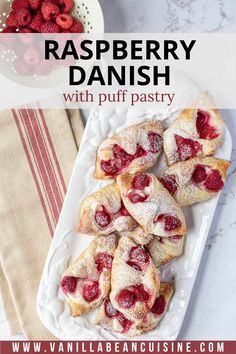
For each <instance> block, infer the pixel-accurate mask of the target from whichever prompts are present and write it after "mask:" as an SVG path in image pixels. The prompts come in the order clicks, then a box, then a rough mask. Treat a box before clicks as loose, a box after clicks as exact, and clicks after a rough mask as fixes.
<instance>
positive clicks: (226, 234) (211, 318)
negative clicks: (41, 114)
mask: <svg viewBox="0 0 236 354" xmlns="http://www.w3.org/2000/svg"><path fill="white" fill-rule="evenodd" d="M101 5H102V7H103V10H104V17H105V30H106V32H176V31H178V32H235V31H236V1H235V0H101ZM84 113H85V115H87V114H88V112H84ZM223 115H224V117H225V120H226V124H227V125H228V127H229V128H230V131H231V134H232V137H233V154H232V166H231V168H230V173H229V177H228V181H227V184H226V187H225V189H224V191H223V192H222V194H221V198H220V202H219V205H218V207H217V210H216V214H215V217H214V221H213V223H212V227H211V230H210V233H209V237H208V240H207V243H206V247H205V252H204V254H203V258H202V262H201V265H200V269H199V272H198V276H197V280H196V283H195V287H194V290H193V293H192V297H191V300H190V304H189V307H188V311H187V314H186V318H185V321H184V323H183V326H182V329H181V332H180V335H179V339H193V340H194V339H234V340H236V321H235V318H236V306H235V297H236V265H235V250H236V213H235V210H236V178H235V176H236V174H235V172H236V111H224V112H223ZM16 338H22V337H19V336H17V337H14V339H16ZM0 339H13V337H11V335H10V332H9V329H8V326H7V323H6V321H5V318H4V313H3V310H2V308H1V306H0Z"/></svg>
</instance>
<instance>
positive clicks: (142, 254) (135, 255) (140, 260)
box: [126, 246, 150, 271]
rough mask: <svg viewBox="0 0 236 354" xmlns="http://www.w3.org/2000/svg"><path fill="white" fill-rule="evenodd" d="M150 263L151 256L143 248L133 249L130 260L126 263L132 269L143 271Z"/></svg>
mask: <svg viewBox="0 0 236 354" xmlns="http://www.w3.org/2000/svg"><path fill="white" fill-rule="evenodd" d="M149 261H150V257H149V254H148V253H147V251H146V250H145V249H144V248H143V247H142V246H135V247H132V248H131V250H130V252H129V260H128V261H127V262H126V263H127V264H128V265H129V266H130V267H132V268H134V269H136V270H139V271H143V270H145V269H146V267H147V265H148V263H149Z"/></svg>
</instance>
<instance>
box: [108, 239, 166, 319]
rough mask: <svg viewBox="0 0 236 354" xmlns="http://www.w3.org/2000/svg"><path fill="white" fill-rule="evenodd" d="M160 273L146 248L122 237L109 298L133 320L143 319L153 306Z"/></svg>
mask: <svg viewBox="0 0 236 354" xmlns="http://www.w3.org/2000/svg"><path fill="white" fill-rule="evenodd" d="M159 287H160V273H159V271H158V270H157V269H156V268H155V266H154V264H153V262H152V259H151V257H150V255H149V254H148V252H147V251H146V250H145V248H144V247H143V246H141V245H137V244H136V243H135V242H134V241H132V240H131V239H129V238H128V237H125V236H123V237H121V238H120V240H119V244H118V247H117V249H116V252H115V256H114V260H113V265H112V276H111V293H110V301H111V303H112V305H113V307H114V308H116V309H117V310H118V311H119V312H121V313H122V314H123V315H124V316H125V318H127V319H128V320H130V321H135V320H140V319H142V318H143V316H144V315H145V314H146V313H147V312H148V311H149V310H150V308H151V307H152V306H153V304H154V301H155V298H156V296H157V294H158V291H159Z"/></svg>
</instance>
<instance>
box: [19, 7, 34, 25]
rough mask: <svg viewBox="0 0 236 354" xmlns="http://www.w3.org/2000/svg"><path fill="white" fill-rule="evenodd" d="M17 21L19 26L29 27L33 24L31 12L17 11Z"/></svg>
mask: <svg viewBox="0 0 236 354" xmlns="http://www.w3.org/2000/svg"><path fill="white" fill-rule="evenodd" d="M16 21H17V24H18V26H20V27H21V26H27V25H28V24H29V23H30V22H31V15H30V12H29V10H27V9H21V10H18V11H16Z"/></svg>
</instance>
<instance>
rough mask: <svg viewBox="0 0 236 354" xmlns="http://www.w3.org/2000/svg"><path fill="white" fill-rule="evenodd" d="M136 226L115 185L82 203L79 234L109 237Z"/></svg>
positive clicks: (101, 190)
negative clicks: (113, 233) (115, 232)
mask: <svg viewBox="0 0 236 354" xmlns="http://www.w3.org/2000/svg"><path fill="white" fill-rule="evenodd" d="M136 226H137V223H136V221H135V220H134V219H133V218H132V217H131V215H130V214H129V213H128V211H127V210H126V208H125V207H124V204H123V202H122V199H121V195H120V191H119V188H118V186H117V184H116V183H112V184H110V185H108V186H105V187H103V188H101V189H99V190H98V191H97V192H95V193H93V194H91V195H90V196H89V197H88V198H86V199H85V200H84V201H83V202H82V205H81V210H80V219H79V227H78V231H79V232H81V233H84V234H93V235H109V234H110V233H112V232H114V231H124V230H133V229H134V228H135V227H136Z"/></svg>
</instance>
